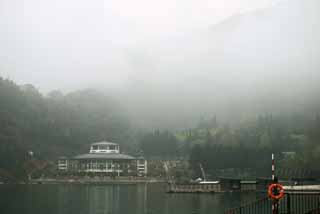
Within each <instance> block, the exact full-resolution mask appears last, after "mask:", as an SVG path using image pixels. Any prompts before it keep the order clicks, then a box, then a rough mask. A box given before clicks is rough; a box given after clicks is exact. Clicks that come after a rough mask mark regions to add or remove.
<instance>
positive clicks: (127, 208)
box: [0, 184, 259, 214]
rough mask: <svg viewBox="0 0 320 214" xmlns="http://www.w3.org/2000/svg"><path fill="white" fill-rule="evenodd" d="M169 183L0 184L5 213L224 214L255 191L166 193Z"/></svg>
mask: <svg viewBox="0 0 320 214" xmlns="http://www.w3.org/2000/svg"><path fill="white" fill-rule="evenodd" d="M165 187H166V186H165V185H162V184H139V185H100V186H99V185H97V186H95V185H0V213H1V214H73V213H74V214H221V213H223V211H224V209H225V208H228V207H234V206H237V205H239V203H240V202H241V201H242V202H245V201H251V200H254V199H255V198H257V197H259V196H258V195H256V194H254V193H241V194H240V193H225V194H209V193H208V194H166V193H165Z"/></svg>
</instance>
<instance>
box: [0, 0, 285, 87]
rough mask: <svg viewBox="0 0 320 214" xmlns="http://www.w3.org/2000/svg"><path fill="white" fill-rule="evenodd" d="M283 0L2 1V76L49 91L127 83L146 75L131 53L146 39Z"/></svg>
mask: <svg viewBox="0 0 320 214" xmlns="http://www.w3.org/2000/svg"><path fill="white" fill-rule="evenodd" d="M276 2H279V0H203V1H202V0H201V1H199V0H161V1H159V0H157V1H155V0H135V1H131V0H92V1H87V0H54V1H52V0H0V47H1V48H0V75H1V76H3V77H5V78H10V79H13V80H14V81H17V82H18V83H20V84H23V83H32V84H34V85H35V86H36V87H38V88H39V89H40V90H41V91H43V92H47V91H50V90H52V89H62V90H67V91H70V90H75V89H80V88H84V87H104V88H119V87H125V86H126V84H127V83H128V82H130V81H131V79H132V78H133V79H136V78H138V79H139V78H143V77H140V76H138V77H137V76H136V74H135V72H136V69H137V68H135V65H134V64H135V63H133V64H132V58H135V57H131V56H130V55H131V53H134V54H135V55H136V54H137V52H138V53H139V51H137V47H139V46H140V45H142V46H147V45H148V44H153V43H157V41H158V40H161V41H166V40H167V39H170V38H175V37H178V38H179V37H184V35H188V34H190V33H194V32H201V31H202V30H204V29H208V28H210V27H211V26H212V25H214V24H216V23H219V22H220V21H222V20H223V19H225V18H227V17H229V16H232V15H235V14H238V13H244V12H246V11H250V10H255V9H257V8H266V7H270V6H272V5H274V4H275V3H276ZM143 54H144V53H143ZM138 55H139V54H138ZM128 56H129V57H128ZM133 61H135V59H134V60H133ZM151 61H152V60H151ZM148 63H149V64H151V62H148ZM138 69H139V68H138ZM145 72H148V71H145ZM139 74H140V73H139Z"/></svg>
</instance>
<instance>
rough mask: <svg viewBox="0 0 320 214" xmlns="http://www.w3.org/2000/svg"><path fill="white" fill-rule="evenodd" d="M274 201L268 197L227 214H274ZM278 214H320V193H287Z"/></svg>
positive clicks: (232, 209)
mask: <svg viewBox="0 0 320 214" xmlns="http://www.w3.org/2000/svg"><path fill="white" fill-rule="evenodd" d="M272 203H273V202H272V200H271V199H270V198H268V197H265V198H262V199H259V200H256V201H253V202H251V203H248V204H244V205H241V206H239V207H236V208H231V209H227V210H226V212H225V214H272V213H273V212H272ZM278 203H279V205H278V212H277V214H320V193H318V192H314V193H313V192H308V193H306V192H300V193H299V192H296V193H285V196H284V197H283V198H282V199H281V200H280V201H279V202H278Z"/></svg>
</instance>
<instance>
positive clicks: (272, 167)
mask: <svg viewBox="0 0 320 214" xmlns="http://www.w3.org/2000/svg"><path fill="white" fill-rule="evenodd" d="M271 159H272V166H271V171H272V177H271V178H272V181H273V182H275V166H274V154H273V153H272V156H271Z"/></svg>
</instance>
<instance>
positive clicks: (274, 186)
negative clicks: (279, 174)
mask: <svg viewBox="0 0 320 214" xmlns="http://www.w3.org/2000/svg"><path fill="white" fill-rule="evenodd" d="M274 188H277V190H278V191H279V194H277V195H275V194H274V193H273V190H274ZM268 195H269V196H270V197H271V198H272V199H273V200H280V199H281V198H283V196H284V189H283V186H282V185H281V184H271V185H270V186H269V188H268Z"/></svg>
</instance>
